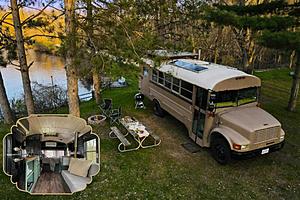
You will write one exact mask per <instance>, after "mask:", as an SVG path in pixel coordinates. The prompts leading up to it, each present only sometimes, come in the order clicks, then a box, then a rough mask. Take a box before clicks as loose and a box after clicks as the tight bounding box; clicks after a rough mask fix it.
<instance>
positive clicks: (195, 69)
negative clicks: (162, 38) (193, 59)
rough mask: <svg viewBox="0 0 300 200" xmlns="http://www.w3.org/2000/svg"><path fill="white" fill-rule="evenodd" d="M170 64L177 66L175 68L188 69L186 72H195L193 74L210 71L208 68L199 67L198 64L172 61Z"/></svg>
mask: <svg viewBox="0 0 300 200" xmlns="http://www.w3.org/2000/svg"><path fill="white" fill-rule="evenodd" d="M170 64H172V65H175V66H177V67H180V68H183V69H186V70H189V71H193V72H200V71H203V70H205V69H208V68H206V67H203V66H201V65H197V64H194V63H188V62H184V61H181V60H175V61H172V62H170Z"/></svg>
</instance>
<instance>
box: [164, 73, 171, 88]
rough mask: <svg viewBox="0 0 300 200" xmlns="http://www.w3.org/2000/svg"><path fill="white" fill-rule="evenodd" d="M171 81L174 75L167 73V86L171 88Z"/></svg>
mask: <svg viewBox="0 0 300 200" xmlns="http://www.w3.org/2000/svg"><path fill="white" fill-rule="evenodd" d="M171 81H172V77H171V76H170V75H168V74H165V86H166V87H167V88H169V89H171Z"/></svg>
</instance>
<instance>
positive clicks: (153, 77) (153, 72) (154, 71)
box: [152, 70, 157, 82]
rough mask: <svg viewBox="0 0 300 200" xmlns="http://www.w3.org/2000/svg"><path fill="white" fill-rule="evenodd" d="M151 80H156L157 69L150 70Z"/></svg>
mask: <svg viewBox="0 0 300 200" xmlns="http://www.w3.org/2000/svg"><path fill="white" fill-rule="evenodd" d="M152 81H154V82H157V71H156V70H153V71H152Z"/></svg>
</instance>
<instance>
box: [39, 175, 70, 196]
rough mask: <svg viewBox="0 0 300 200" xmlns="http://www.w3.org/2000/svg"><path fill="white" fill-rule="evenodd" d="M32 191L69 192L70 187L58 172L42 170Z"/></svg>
mask: <svg viewBox="0 0 300 200" xmlns="http://www.w3.org/2000/svg"><path fill="white" fill-rule="evenodd" d="M33 193H70V189H69V187H68V185H67V184H66V182H65V181H64V179H63V177H62V176H61V175H60V173H57V172H42V173H41V176H40V177H39V178H38V180H37V183H36V184H35V187H34V189H33Z"/></svg>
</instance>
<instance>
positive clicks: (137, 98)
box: [134, 93, 146, 109]
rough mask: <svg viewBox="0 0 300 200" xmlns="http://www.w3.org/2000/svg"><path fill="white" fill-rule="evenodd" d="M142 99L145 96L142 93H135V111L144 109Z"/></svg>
mask: <svg viewBox="0 0 300 200" xmlns="http://www.w3.org/2000/svg"><path fill="white" fill-rule="evenodd" d="M144 98H145V96H144V95H143V94H142V93H137V94H135V95H134V99H135V109H137V108H144V109H145V108H146V107H145V105H144V102H143V101H144Z"/></svg>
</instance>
